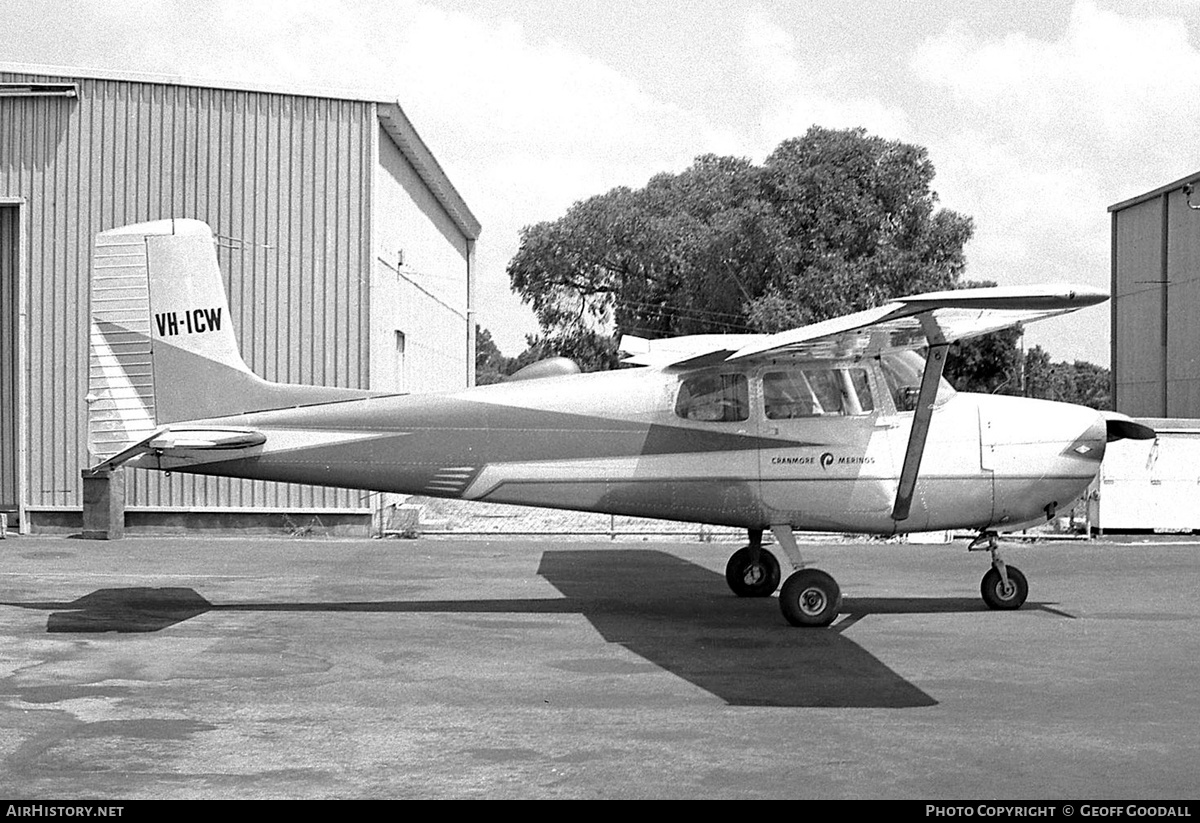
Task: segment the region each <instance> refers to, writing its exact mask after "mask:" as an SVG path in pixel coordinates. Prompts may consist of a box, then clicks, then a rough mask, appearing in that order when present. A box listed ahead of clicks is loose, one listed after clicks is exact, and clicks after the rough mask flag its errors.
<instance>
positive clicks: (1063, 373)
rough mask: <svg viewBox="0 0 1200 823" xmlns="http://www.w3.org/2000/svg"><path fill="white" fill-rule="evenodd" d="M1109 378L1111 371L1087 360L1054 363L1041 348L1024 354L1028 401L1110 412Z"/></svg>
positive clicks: (1110, 389) (1035, 348)
mask: <svg viewBox="0 0 1200 823" xmlns="http://www.w3.org/2000/svg"><path fill="white" fill-rule="evenodd" d="M1109 377H1110V376H1109V371H1108V369H1106V368H1103V367H1102V366H1097V365H1095V364H1094V363H1088V362H1087V361H1085V360H1076V361H1075V362H1074V363H1067V362H1065V361H1062V362H1058V363H1052V362H1050V355H1049V354H1047V353H1046V352H1045V351H1044V350H1043V349H1042V347H1041V346H1034V347H1033V348H1032V349H1030V350H1029V351H1028V352H1026V353H1025V394H1026V395H1027V396H1029V397H1040V398H1042V399H1043V400H1058V401H1061V402H1063V403H1075V404H1078V405H1080V406H1090V407H1091V408H1093V409H1111V408H1112V388H1111V384H1110V380H1109Z"/></svg>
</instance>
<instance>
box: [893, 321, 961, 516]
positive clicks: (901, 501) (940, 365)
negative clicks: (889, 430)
mask: <svg viewBox="0 0 1200 823" xmlns="http://www.w3.org/2000/svg"><path fill="white" fill-rule="evenodd" d="M921 328H922V329H923V330H924V332H925V337H926V339H927V340H928V341H929V352H928V354H927V355H926V357H925V371H924V372H923V373H922V374H921V391H920V394H918V395H917V408H916V412H915V414H913V423H912V430H911V431H910V432H909V434H908V446H907V448H905V450H904V466H903V467H902V468H901V469H900V483H899V485H898V486H897V487H896V505H895V506H893V507H892V519H893V520H907V519H908V510H909V508H910V507H911V506H912V499H913V492H914V491H915V490H916V487H917V471H918V470H919V469H920V468H921V457H922V456H923V455H924V454H925V438H926V437H928V436H929V422H930V420H932V419H933V404H934V401H935V400H937V392H938V384H939V383H940V382H941V379H942V370H943V369H945V367H946V350H947V349H948V348H949V347H950V344H949V343H947V342H946V337H945V335H943V334H942V331H941V329H940V328H939V327H938V325H937V322H936V321H935V320H934V319H933V317H932V316H931V315H930V314H923V315H921Z"/></svg>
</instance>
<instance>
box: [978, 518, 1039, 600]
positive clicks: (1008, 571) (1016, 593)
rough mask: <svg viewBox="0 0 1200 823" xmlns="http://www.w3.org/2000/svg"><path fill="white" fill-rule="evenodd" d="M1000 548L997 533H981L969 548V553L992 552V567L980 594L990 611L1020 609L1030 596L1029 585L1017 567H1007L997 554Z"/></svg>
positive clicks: (984, 580) (980, 586) (980, 587)
mask: <svg viewBox="0 0 1200 823" xmlns="http://www.w3.org/2000/svg"><path fill="white" fill-rule="evenodd" d="M999 546H1000V537H999V536H998V535H997V534H996V533H995V532H989V531H984V532H980V534H979V536H978V537H976V538H975V539H974V540H972V541H971V544H970V545H969V546H967V551H971V552H979V551H990V552H991V553H992V567H991V568H990V569H988V572H987V574H985V575H984V576H983V580H982V581H981V582H980V584H979V592H980V594H982V595H983V602H984V603H986V604H987V605H988V608H990V609H1019V608H1021V605H1022V604H1023V603H1024V602H1025V598H1026V597H1028V596H1029V583H1027V582H1026V580H1025V575H1023V574H1021V570H1020V569H1018V568H1017V567H1016V566H1009V565H1006V564H1005V562H1004V561H1003V560H1001V559H1000V555H999V554H997V553H996V549H997V548H999Z"/></svg>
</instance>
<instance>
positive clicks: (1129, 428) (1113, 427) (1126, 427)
mask: <svg viewBox="0 0 1200 823" xmlns="http://www.w3.org/2000/svg"><path fill="white" fill-rule="evenodd" d="M1100 415H1101V416H1102V417H1103V418H1104V423H1105V425H1106V427H1107V429H1108V442H1109V443H1112V442H1113V441H1114V440H1153V439H1154V438H1155V437H1157V436H1158V432H1156V431H1154V429H1152V428H1150V427H1149V426H1147V425H1145V424H1144V423H1139V422H1137V421H1136V420H1134V419H1133V418H1132V417H1128V416H1127V415H1124V414H1121V413H1120V412H1114V411H1102V412H1100Z"/></svg>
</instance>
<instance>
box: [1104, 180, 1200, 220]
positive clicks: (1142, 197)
mask: <svg viewBox="0 0 1200 823" xmlns="http://www.w3.org/2000/svg"><path fill="white" fill-rule="evenodd" d="M1188 183H1200V171H1198V172H1194V173H1192V174H1189V175H1188V176H1187V177H1181V178H1179V179H1178V180H1176V181H1175V182H1174V183H1168V184H1167V185H1165V186H1159V187H1158V188H1157V189H1153V190H1152V191H1148V192H1146V193H1145V194H1139V195H1137V196H1136V197H1130V198H1129V199H1128V200H1122V201H1121V202H1120V203H1114V204H1113V205H1111V206H1109V207H1108V210H1109V211H1110V212H1116V211H1121V210H1122V209H1127V208H1129V207H1130V206H1136V205H1137V204H1138V203H1145V202H1146V201H1147V200H1153V199H1154V198H1155V197H1161V196H1162V195H1164V194H1166V193H1168V192H1172V191H1177V190H1179V189H1181V188H1183V187H1184V186H1185V185H1187V184H1188Z"/></svg>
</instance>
